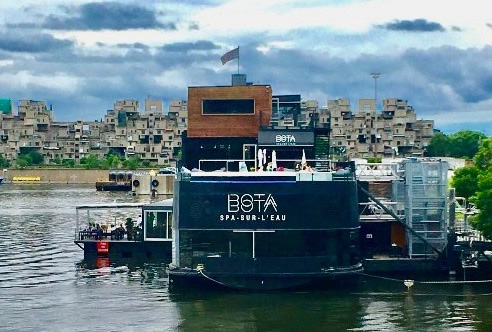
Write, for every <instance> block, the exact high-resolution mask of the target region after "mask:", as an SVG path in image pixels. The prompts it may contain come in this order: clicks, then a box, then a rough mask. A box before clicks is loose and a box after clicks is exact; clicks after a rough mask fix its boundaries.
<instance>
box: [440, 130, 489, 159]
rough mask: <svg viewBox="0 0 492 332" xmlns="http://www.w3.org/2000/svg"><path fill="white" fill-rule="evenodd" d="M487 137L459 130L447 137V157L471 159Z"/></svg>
mask: <svg viewBox="0 0 492 332" xmlns="http://www.w3.org/2000/svg"><path fill="white" fill-rule="evenodd" d="M486 138H487V136H485V134H483V133H481V132H479V131H472V130H460V131H458V132H456V133H454V134H452V135H449V140H450V145H449V156H451V157H456V158H462V157H467V158H469V159H472V158H473V156H474V155H475V154H476V153H477V152H478V148H479V147H480V143H481V141H482V140H484V139H486Z"/></svg>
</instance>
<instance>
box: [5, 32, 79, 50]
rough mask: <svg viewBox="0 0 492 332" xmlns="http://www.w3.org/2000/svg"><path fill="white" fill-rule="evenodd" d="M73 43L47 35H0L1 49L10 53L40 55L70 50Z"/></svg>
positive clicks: (7, 33)
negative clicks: (65, 49)
mask: <svg viewBox="0 0 492 332" xmlns="http://www.w3.org/2000/svg"><path fill="white" fill-rule="evenodd" d="M72 45H73V41H71V40H66V39H57V38H54V37H53V36H52V35H50V34H47V33H27V34H19V33H16V32H12V31H9V32H4V33H0V49H1V50H4V51H9V52H25V53H39V52H48V51H54V50H59V49H63V48H69V47H71V46H72Z"/></svg>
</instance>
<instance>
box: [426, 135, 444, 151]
mask: <svg viewBox="0 0 492 332" xmlns="http://www.w3.org/2000/svg"><path fill="white" fill-rule="evenodd" d="M448 151H449V137H448V136H446V135H445V134H443V133H437V134H435V135H434V137H432V139H431V141H430V144H429V146H428V147H427V156H429V157H446V156H448Z"/></svg>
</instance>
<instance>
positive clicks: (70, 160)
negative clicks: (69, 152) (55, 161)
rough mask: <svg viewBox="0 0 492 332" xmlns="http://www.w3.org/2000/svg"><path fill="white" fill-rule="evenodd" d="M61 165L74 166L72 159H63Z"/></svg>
mask: <svg viewBox="0 0 492 332" xmlns="http://www.w3.org/2000/svg"><path fill="white" fill-rule="evenodd" d="M62 165H63V166H65V167H70V168H74V167H75V161H74V160H72V159H64V160H63V161H62Z"/></svg>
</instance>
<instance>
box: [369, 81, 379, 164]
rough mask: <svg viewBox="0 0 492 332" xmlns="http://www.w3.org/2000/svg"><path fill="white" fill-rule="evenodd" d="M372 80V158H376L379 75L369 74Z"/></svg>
mask: <svg viewBox="0 0 492 332" xmlns="http://www.w3.org/2000/svg"><path fill="white" fill-rule="evenodd" d="M371 76H372V78H374V108H375V110H374V129H375V131H376V133H375V134H374V135H375V137H374V150H375V151H374V156H375V157H376V158H377V157H378V78H379V76H381V73H371Z"/></svg>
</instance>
